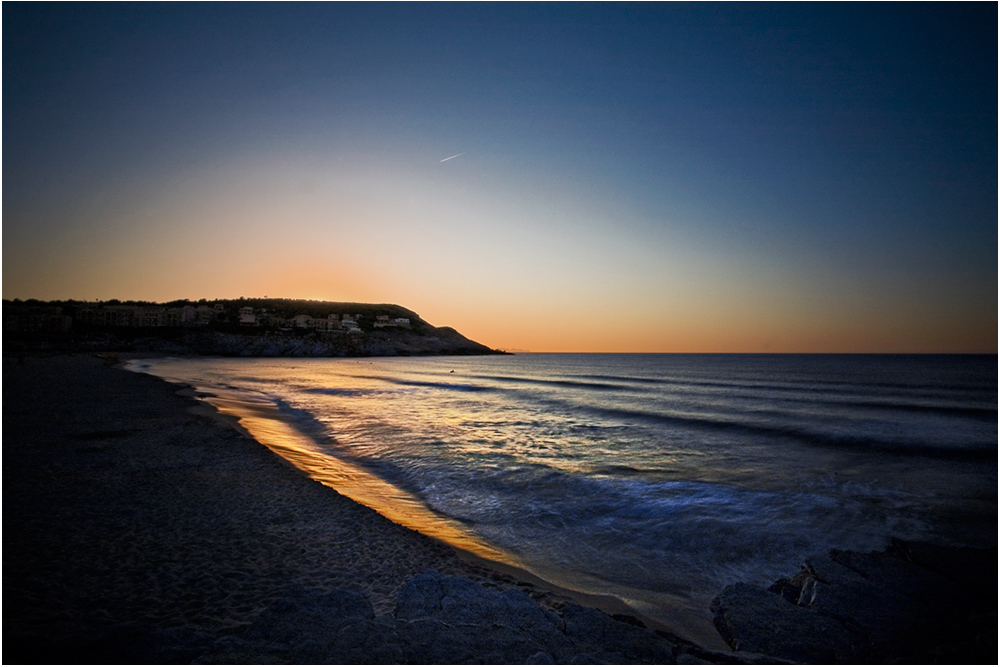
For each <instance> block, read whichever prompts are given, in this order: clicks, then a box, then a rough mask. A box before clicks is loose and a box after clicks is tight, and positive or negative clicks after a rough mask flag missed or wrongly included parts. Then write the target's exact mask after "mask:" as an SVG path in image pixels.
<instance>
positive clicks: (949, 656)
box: [711, 540, 997, 664]
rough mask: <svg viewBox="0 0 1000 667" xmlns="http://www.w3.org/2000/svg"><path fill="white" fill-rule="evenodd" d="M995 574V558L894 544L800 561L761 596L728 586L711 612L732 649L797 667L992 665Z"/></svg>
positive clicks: (753, 588) (988, 553)
mask: <svg viewBox="0 0 1000 667" xmlns="http://www.w3.org/2000/svg"><path fill="white" fill-rule="evenodd" d="M996 572H997V554H996V551H985V550H975V549H955V548H948V547H941V546H936V545H931V544H922V543H911V542H903V541H901V540H893V543H892V546H891V547H890V548H889V549H887V550H886V551H883V552H876V553H867V554H862V553H856V552H851V551H838V550H835V549H834V550H831V551H830V553H829V554H828V555H820V556H813V557H810V558H807V559H806V561H805V564H804V565H803V567H802V570H801V571H800V572H799V573H798V574H796V575H795V576H794V577H792V578H791V579H787V578H786V579H780V580H778V581H777V582H775V584H774V585H772V586H771V587H770V588H769V589H767V590H765V589H763V588H760V587H757V586H751V585H749V584H735V585H732V586H727V587H726V588H725V590H723V591H722V593H720V594H719V595H718V596H716V598H715V599H714V600H713V601H712V605H711V609H712V612H713V613H714V614H715V625H716V627H717V628H718V630H719V633H720V634H721V635H722V637H723V638H724V639H725V640H726V642H727V643H728V644H729V645H730V646H732V647H733V648H734V649H735V650H737V651H753V652H757V653H762V654H766V655H771V656H775V657H777V658H783V659H787V660H793V661H796V662H806V663H831V662H839V663H851V662H914V663H927V662H947V663H977V664H984V663H986V664H993V663H994V661H995V659H996V655H997V607H996V597H995V593H994V591H996V590H997V588H996V582H997V579H996ZM984 590H985V591H989V593H988V594H987V595H983V591H984Z"/></svg>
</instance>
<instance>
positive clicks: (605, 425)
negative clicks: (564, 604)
mask: <svg viewBox="0 0 1000 667" xmlns="http://www.w3.org/2000/svg"><path fill="white" fill-rule="evenodd" d="M130 368H131V369H132V370H135V371H140V372H148V373H152V374H154V375H157V376H160V377H163V378H165V379H167V380H170V381H174V382H182V383H185V384H187V385H190V386H192V387H194V388H195V390H196V392H197V394H198V396H199V397H201V398H202V399H203V400H207V401H209V402H211V403H212V404H214V405H216V406H217V407H218V408H219V409H220V410H222V411H223V412H225V413H227V414H230V415H234V416H236V417H239V418H240V419H241V424H242V426H243V427H244V428H246V429H247V430H248V431H249V432H250V433H251V434H252V435H253V436H254V437H256V438H257V439H258V440H260V441H261V442H263V443H264V444H267V445H268V446H270V447H271V448H272V449H274V450H275V451H276V452H278V453H279V454H281V455H282V456H285V457H286V458H288V459H289V460H290V461H291V462H292V463H294V464H296V465H298V466H299V467H301V468H303V469H304V470H306V471H307V472H309V473H310V474H311V475H313V476H314V477H315V478H317V479H320V480H321V481H323V482H324V483H327V484H329V485H331V486H333V487H334V488H337V489H338V490H340V491H341V492H342V493H344V494H345V495H348V496H350V497H352V498H355V499H356V500H358V501H359V502H363V503H365V504H367V505H369V506H372V507H373V508H374V509H376V510H378V511H380V512H382V513H383V514H385V515H386V516H388V517H389V518H391V519H393V520H394V521H397V522H399V523H403V524H404V525H409V526H410V527H412V528H415V529H417V530H421V531H423V532H426V533H428V534H430V535H432V536H434V537H437V538H439V539H444V540H446V541H449V542H451V543H453V544H455V545H457V546H459V547H461V548H464V549H466V550H468V551H471V552H473V553H476V554H478V555H480V556H482V557H485V558H489V559H492V560H494V561H497V562H501V563H505V564H508V565H513V566H516V567H518V568H521V569H523V570H526V571H528V572H530V573H532V574H534V575H535V576H537V577H539V578H541V579H543V580H545V581H547V582H550V583H552V584H554V585H556V586H559V587H562V588H564V589H567V590H570V591H576V592H580V593H584V594H589V595H601V596H613V597H615V598H617V599H618V600H621V601H623V602H624V603H626V604H627V605H628V606H629V607H630V608H631V609H633V610H634V611H635V613H636V614H639V615H641V616H642V617H645V618H647V619H652V620H653V621H655V622H658V623H662V624H663V625H665V626H666V627H670V628H672V629H673V630H674V631H675V632H677V633H678V634H680V635H682V636H686V637H688V638H690V639H693V640H695V641H702V642H704V643H712V642H711V641H710V637H712V636H715V635H714V630H713V629H712V623H711V614H710V612H709V611H708V604H709V602H710V600H711V599H712V597H714V596H715V595H716V594H717V593H718V592H719V591H720V590H721V589H722V588H723V587H725V586H726V585H727V584H730V583H735V582H738V581H745V582H750V583H757V584H765V585H766V584H769V583H771V582H772V581H774V580H775V579H777V578H778V577H780V576H785V575H791V574H793V573H795V572H796V571H797V570H798V568H799V565H800V564H801V562H802V559H803V558H804V557H806V556H808V555H811V554H816V553H823V552H825V551H827V550H828V549H830V548H838V549H853V550H861V551H870V550H877V549H883V548H885V547H886V546H888V543H889V538H890V537H891V536H896V537H900V538H903V539H911V540H925V541H932V542H937V543H940V544H947V545H964V546H977V547H990V548H992V547H995V545H996V544H997V357H996V356H995V355H987V356H963V355H954V356H952V355H942V356H934V355H913V356H909V355H685V354H680V355H673V354H620V355H617V354H522V355H515V356H486V357H427V358H374V359H373V358H363V359H221V358H219V359H217V358H201V359H162V360H136V361H133V362H130Z"/></svg>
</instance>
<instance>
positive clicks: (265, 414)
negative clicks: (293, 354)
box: [204, 395, 523, 568]
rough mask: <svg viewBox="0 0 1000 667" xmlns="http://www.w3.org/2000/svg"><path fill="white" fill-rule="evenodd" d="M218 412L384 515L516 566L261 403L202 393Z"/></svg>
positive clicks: (308, 471) (509, 558) (510, 558)
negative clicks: (327, 450)
mask: <svg viewBox="0 0 1000 667" xmlns="http://www.w3.org/2000/svg"><path fill="white" fill-rule="evenodd" d="M204 400H206V401H208V402H209V403H211V404H212V405H213V406H215V408H216V409H217V410H219V412H221V413H223V414H225V415H229V416H232V417H236V418H237V419H238V421H239V424H240V426H242V427H243V428H245V429H246V430H247V431H248V432H249V433H250V435H251V436H252V437H253V438H254V439H255V440H257V441H258V442H260V443H261V444H263V445H265V446H267V448H268V449H270V450H271V451H273V452H274V453H275V454H277V455H278V456H280V457H282V458H283V459H285V460H287V461H288V462H290V463H291V464H292V465H294V466H295V467H296V468H298V469H299V470H302V471H303V472H305V473H306V474H308V475H309V476H310V477H311V478H312V479H314V480H316V481H318V482H320V483H322V484H324V485H326V486H328V487H330V488H331V489H333V490H335V491H337V492H338V493H340V494H342V495H345V496H347V497H348V498H350V499H351V500H353V501H355V502H358V503H361V504H362V505H365V506H366V507H370V508H371V509H373V510H375V511H376V512H378V513H379V514H381V515H382V516H384V517H385V518H387V519H389V520H390V521H393V522H394V523H398V524H400V525H401V526H405V527H407V528H410V529H412V530H416V531H418V532H420V533H423V534H424V535H427V536H429V537H433V538H435V539H438V540H441V541H442V542H445V543H447V544H450V545H452V546H453V547H456V548H458V549H462V550H464V551H467V552H469V553H471V554H473V555H475V556H478V557H480V558H485V559H487V560H491V561H494V562H497V563H503V564H506V565H510V566H513V567H517V568H522V567H523V565H522V564H521V563H519V562H518V561H517V559H516V558H514V557H513V556H511V555H510V554H508V553H505V552H503V551H500V550H498V549H496V548H494V547H492V546H490V545H489V544H487V543H486V542H484V541H482V540H480V539H479V538H477V537H476V536H475V535H472V534H471V533H469V532H468V531H467V530H465V529H464V528H463V526H462V525H461V524H460V523H459V522H457V521H454V520H453V519H448V518H447V517H443V516H441V515H439V514H436V513H434V512H433V511H431V510H430V509H429V508H428V507H427V506H426V505H425V504H424V503H423V502H421V501H420V499H419V498H417V497H416V496H414V495H413V494H411V493H408V492H407V491H404V490H403V489H400V488H398V487H396V486H393V485H392V484H390V483H389V482H387V481H385V480H383V479H381V478H379V477H377V476H375V475H373V474H371V473H369V472H367V471H366V470H364V469H362V468H360V467H358V466H356V465H352V464H351V463H348V462H346V461H342V460H340V459H338V458H336V457H333V456H328V455H324V454H322V453H320V452H317V451H316V449H315V445H314V443H313V442H312V440H310V439H309V438H308V437H306V436H305V435H303V434H302V433H299V432H298V431H297V430H296V429H295V428H293V427H292V426H291V425H289V424H287V423H285V422H283V421H282V420H281V419H279V418H278V417H277V416H276V415H272V414H269V413H270V412H274V411H275V409H274V408H273V407H271V406H267V405H265V404H260V405H250V404H248V403H247V402H245V401H240V400H235V399H230V398H227V397H226V396H223V395H213V396H205V397H204Z"/></svg>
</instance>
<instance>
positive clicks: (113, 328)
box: [3, 298, 502, 357]
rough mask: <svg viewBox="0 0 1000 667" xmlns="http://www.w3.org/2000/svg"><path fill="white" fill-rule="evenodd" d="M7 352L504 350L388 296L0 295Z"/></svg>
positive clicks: (417, 352)
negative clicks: (162, 298) (382, 299)
mask: <svg viewBox="0 0 1000 667" xmlns="http://www.w3.org/2000/svg"><path fill="white" fill-rule="evenodd" d="M3 326H4V336H5V338H6V342H7V348H8V351H14V352H18V353H21V352H29V351H67V352H70V351H94V352H155V353H164V354H199V355H217V356H261V357H285V356H288V357H345V356H350V357H359V356H412V355H431V354H441V355H449V354H502V353H501V352H499V351H497V350H492V349H490V348H488V347H487V346H485V345H482V344H480V343H477V342H475V341H473V340H470V339H468V338H466V337H465V336H463V335H461V334H460V333H458V332H457V331H455V330H454V329H453V328H451V327H435V326H433V325H431V324H430V323H428V322H426V321H425V320H423V319H422V318H421V317H420V316H419V315H417V314H416V313H415V312H413V311H412V310H408V309H406V308H403V307H402V306H398V305H395V304H370V303H349V302H332V301H313V300H306V299H276V298H261V299H244V298H240V299H216V300H211V301H210V300H207V299H201V300H199V301H188V300H180V301H171V302H167V303H151V302H144V301H118V300H111V301H99V302H85V301H48V302H46V301H36V300H34V299H31V300H27V301H20V300H18V299H15V300H13V301H10V300H6V299H5V300H4V302H3Z"/></svg>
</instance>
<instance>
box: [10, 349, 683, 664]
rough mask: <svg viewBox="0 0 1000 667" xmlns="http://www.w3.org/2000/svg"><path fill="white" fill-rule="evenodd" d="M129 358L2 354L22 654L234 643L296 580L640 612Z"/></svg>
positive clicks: (15, 630)
mask: <svg viewBox="0 0 1000 667" xmlns="http://www.w3.org/2000/svg"><path fill="white" fill-rule="evenodd" d="M117 361H118V359H117V358H104V359H101V358H96V357H94V356H56V357H28V358H26V359H20V360H15V359H12V358H9V357H8V358H4V366H3V370H4V382H3V392H4V397H3V410H4V426H5V427H6V428H5V430H6V434H5V435H6V436H7V438H6V440H5V447H4V454H5V456H4V459H3V466H4V491H3V494H4V501H5V502H4V519H3V521H4V528H5V537H6V540H5V546H6V547H7V548H6V549H5V550H4V556H3V560H4V602H5V607H6V613H5V615H4V635H5V639H7V640H8V641H7V649H8V650H7V653H6V654H5V659H6V660H5V661H6V662H11V663H18V662H21V663H32V662H79V661H80V660H81V659H82V658H81V657H80V656H79V655H76V654H75V653H73V651H78V650H80V647H81V646H90V644H89V643H88V642H91V643H92V642H93V641H97V640H95V639H94V638H95V637H96V638H100V637H104V636H105V635H106V634H107V633H108V632H112V633H113V632H117V631H119V630H120V629H121V628H123V627H141V628H143V629H145V630H147V631H157V632H163V631H171V632H174V631H178V632H179V631H180V630H178V629H183V630H184V632H188V633H192V632H193V633H195V635H197V636H198V637H201V638H202V639H201V640H200V641H202V642H203V643H204V641H207V640H208V639H212V640H214V641H221V640H222V639H225V638H227V637H234V636H238V635H240V633H242V632H243V631H244V630H245V629H246V628H247V627H249V626H250V625H251V624H252V623H253V622H254V620H255V619H256V618H258V617H259V616H260V614H261V613H262V612H264V611H265V610H267V609H268V607H269V605H271V604H272V603H274V602H275V601H276V600H279V599H280V598H281V596H282V595H283V594H284V593H285V592H286V591H287V590H289V588H290V587H299V588H305V589H309V590H313V591H318V592H319V593H328V592H331V591H338V590H342V589H354V590H358V591H360V592H362V593H363V594H364V595H365V596H366V597H367V598H368V599H369V601H370V602H371V606H372V608H373V610H374V612H375V613H376V614H381V615H386V614H392V613H393V610H394V608H395V604H396V600H397V599H398V596H399V595H400V593H401V591H403V589H404V587H405V586H406V585H407V583H408V582H410V581H411V580H412V579H413V577H415V576H417V575H421V574H423V573H425V572H427V571H429V570H433V571H436V572H438V573H441V574H442V575H453V576H458V577H462V578H464V579H467V580H471V581H474V582H476V583H478V584H481V585H484V586H486V587H487V588H486V589H484V590H487V591H488V590H491V589H492V590H498V591H521V592H523V593H527V594H528V595H530V596H531V598H532V599H534V601H535V602H536V603H537V604H539V608H540V609H542V608H547V609H550V610H551V609H560V608H561V607H562V606H563V605H566V604H572V603H571V602H570V600H575V601H579V602H582V603H583V604H588V605H590V606H595V607H604V608H605V609H606V610H607V611H608V613H609V614H612V613H623V614H630V613H631V612H629V611H627V610H625V609H615V608H614V607H615V606H614V604H613V602H609V601H606V600H597V599H593V598H590V599H587V598H586V597H585V596H580V595H572V596H565V595H564V593H567V592H566V591H560V590H559V589H558V588H557V587H555V586H550V585H548V584H547V583H545V582H542V581H541V580H539V579H537V578H535V577H533V575H530V573H524V572H521V571H519V570H516V569H513V568H506V567H503V566H500V567H497V566H496V564H494V563H490V562H488V561H485V560H482V559H478V558H476V557H474V556H472V555H468V554H466V555H464V556H463V555H460V554H459V552H458V551H457V550H455V549H454V548H453V547H451V546H448V545H446V544H444V543H442V542H439V541H437V540H434V539H432V538H429V537H426V536H424V535H421V534H420V533H418V532H416V531H414V530H411V529H409V528H405V527H403V526H400V525H398V524H396V523H393V522H392V521H390V520H388V519H386V518H384V517H383V516H381V515H379V514H378V513H377V512H375V511H374V510H372V509H369V508H368V507H365V506H363V505H361V504H359V503H356V502H355V501H353V500H350V499H349V498H347V497H346V496H343V495H341V494H339V493H337V492H336V491H334V490H333V489H330V488H328V487H326V486H324V485H322V484H320V483H317V482H315V481H313V480H310V479H309V478H308V477H307V476H306V475H305V474H304V473H302V472H301V471H300V470H298V469H296V468H294V467H293V466H292V465H291V464H289V463H287V462H286V461H284V460H283V459H281V458H280V457H278V456H276V455H275V454H274V453H272V452H271V451H270V450H268V449H267V448H266V447H264V446H261V444H260V443H258V442H257V441H256V440H252V439H250V438H248V437H246V436H245V435H242V434H240V433H239V432H238V430H239V428H240V427H239V426H238V425H236V426H237V428H233V427H234V423H233V418H232V417H227V416H226V415H223V414H221V413H219V412H217V411H215V410H211V409H210V408H209V407H208V406H206V405H205V403H204V402H201V401H198V400H197V399H195V398H194V397H193V396H192V390H191V389H190V388H187V389H185V388H182V387H179V386H178V385H177V384H175V383H170V382H167V381H165V380H162V379H160V378H158V377H153V376H149V375H147V374H143V373H135V372H130V371H126V370H124V369H121V368H113V367H111V366H112V364H115V363H117ZM212 413H214V414H212ZM632 615H633V616H634V614H632ZM608 618H609V619H610V616H609V617H608ZM612 622H613V623H614V624H615V625H622V626H624V625H626V624H624V623H618V622H617V621H612ZM649 634H650V635H651V636H652V635H653V633H652V632H649ZM672 639H674V640H675V643H676V642H680V643H681V644H687V642H683V641H682V640H680V639H678V638H672ZM109 641H110V640H109ZM691 648H692V649H694V650H698V649H699V647H696V646H694V645H691ZM98 655H102V654H98ZM258 657H259V656H258ZM60 658H61V659H60ZM129 661H131V660H126V662H129Z"/></svg>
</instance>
